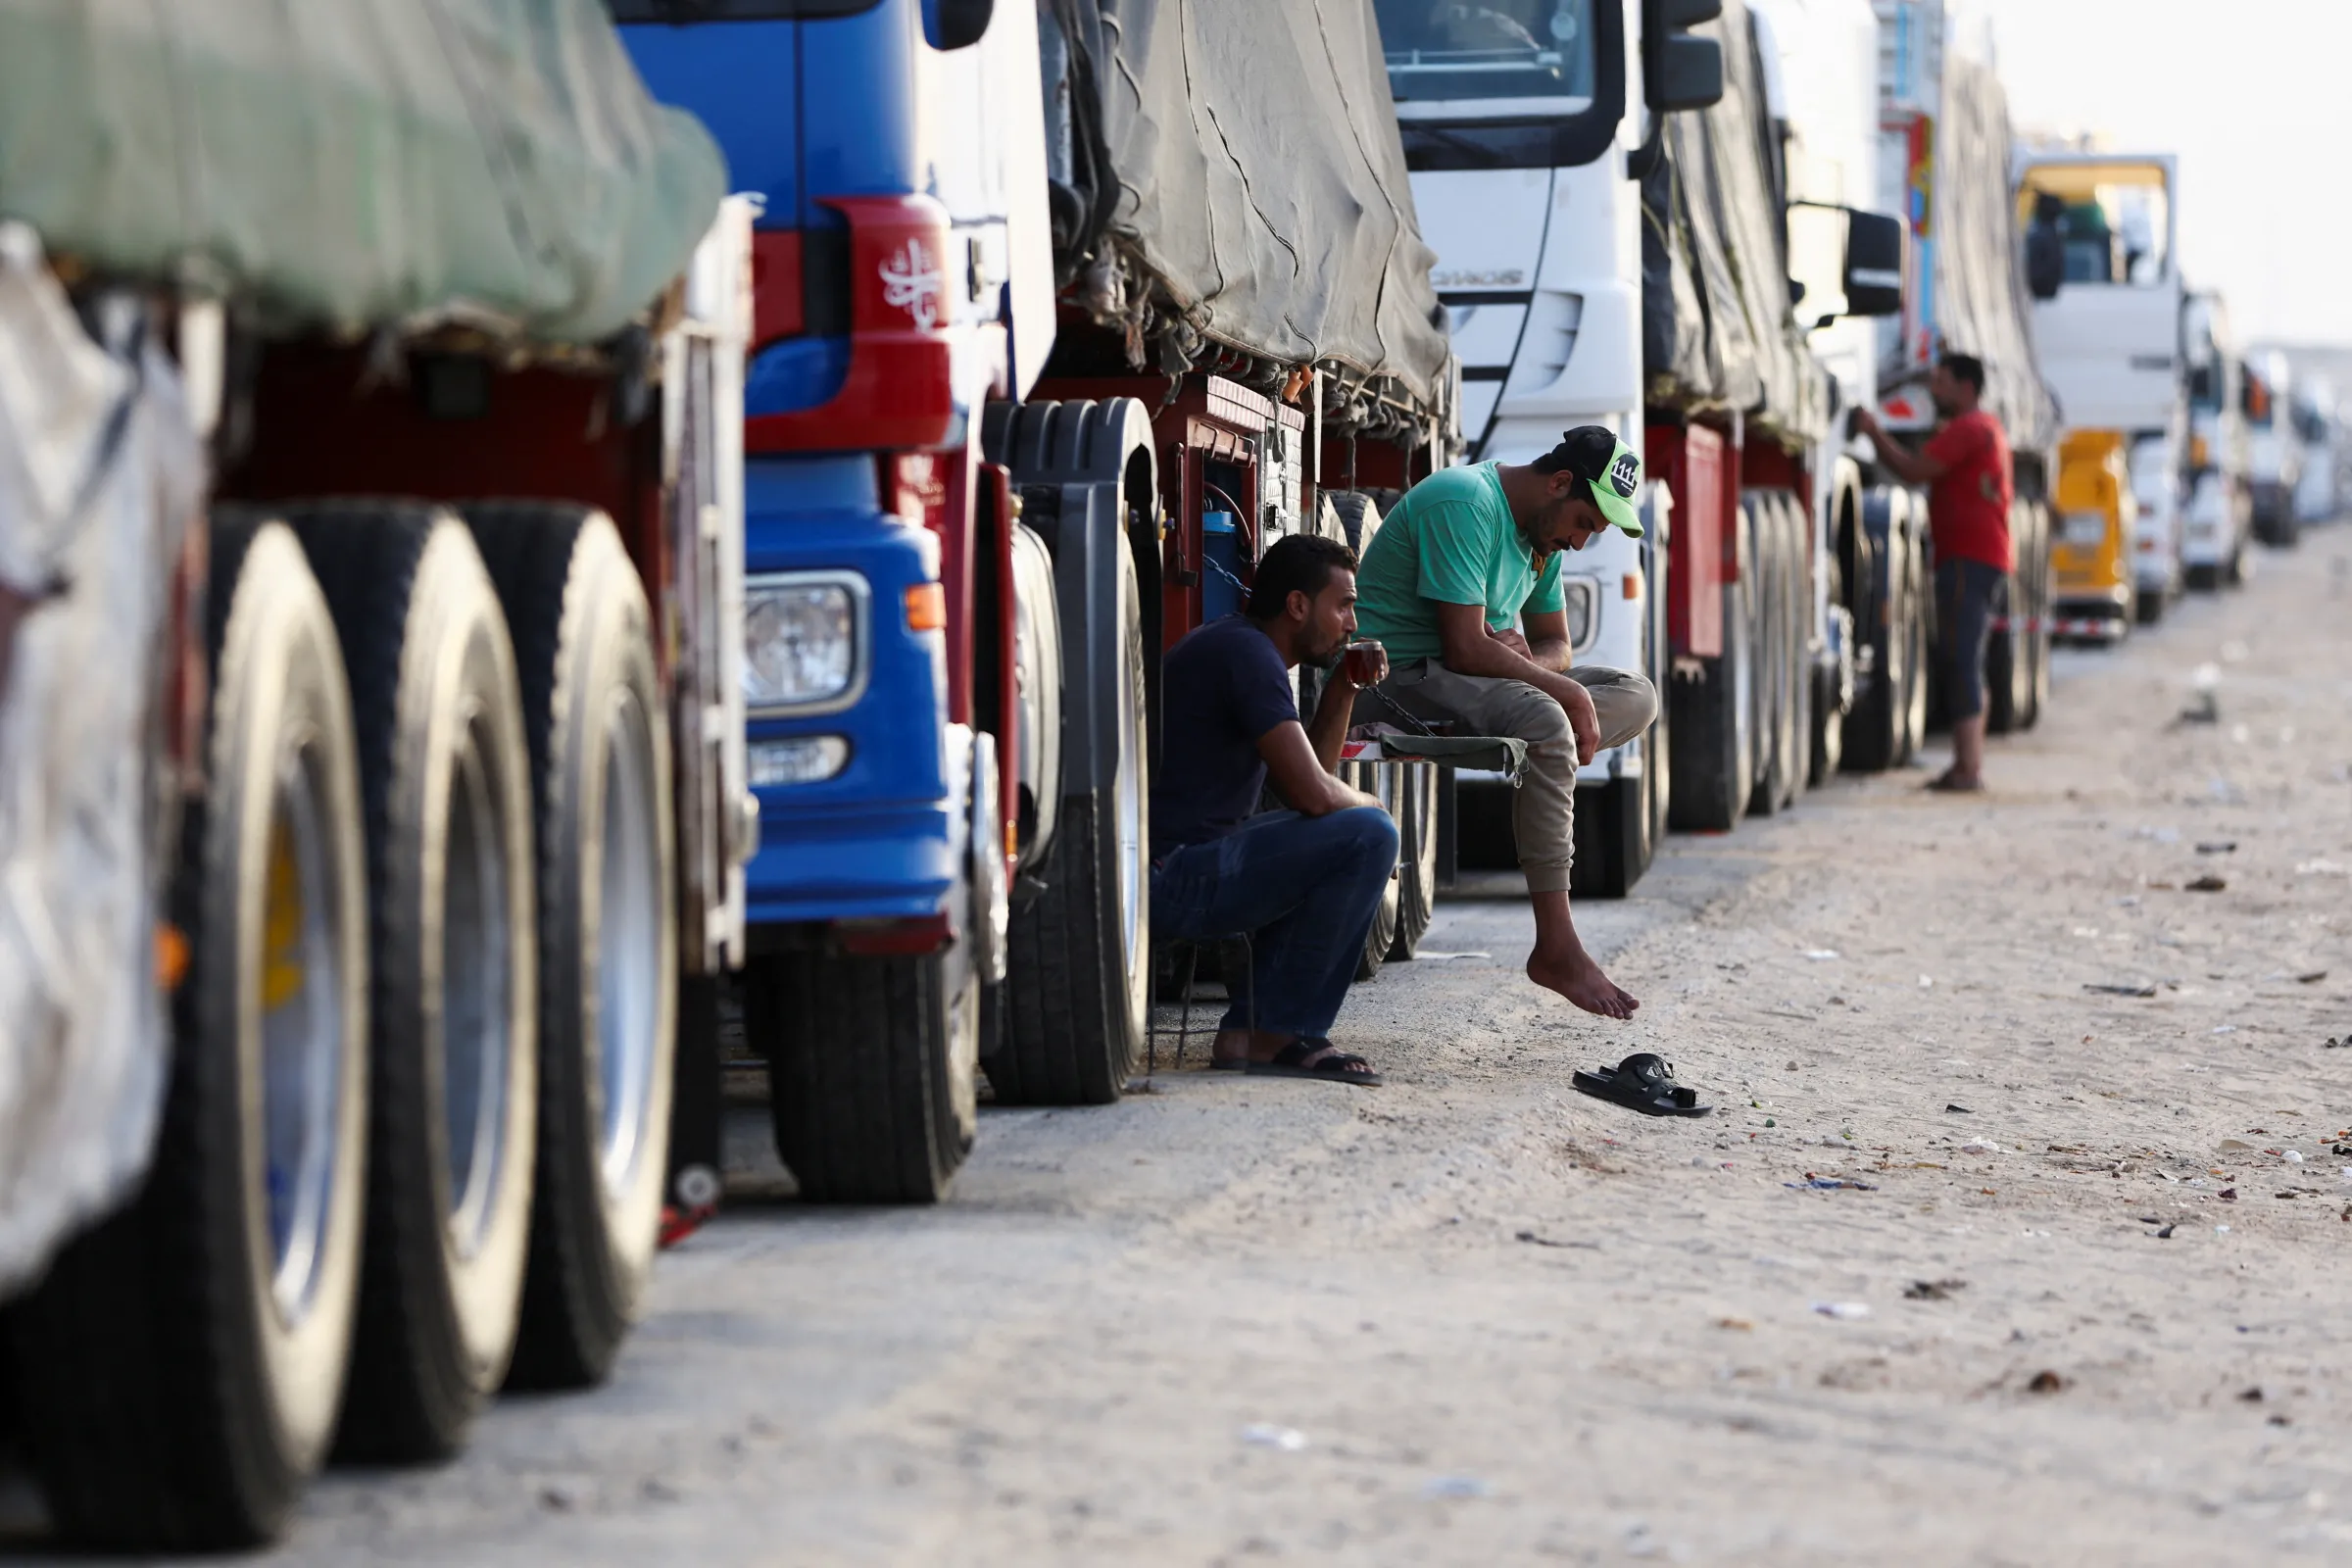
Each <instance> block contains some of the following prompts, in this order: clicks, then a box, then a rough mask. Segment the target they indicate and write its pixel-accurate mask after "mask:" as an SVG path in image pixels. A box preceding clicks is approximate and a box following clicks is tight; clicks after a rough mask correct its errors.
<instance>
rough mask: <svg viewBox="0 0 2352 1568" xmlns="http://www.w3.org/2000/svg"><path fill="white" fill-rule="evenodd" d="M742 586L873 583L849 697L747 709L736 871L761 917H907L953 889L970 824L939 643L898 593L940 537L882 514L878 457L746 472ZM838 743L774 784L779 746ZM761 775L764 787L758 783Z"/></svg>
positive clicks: (790, 920) (759, 922)
mask: <svg viewBox="0 0 2352 1568" xmlns="http://www.w3.org/2000/svg"><path fill="white" fill-rule="evenodd" d="M746 467H747V475H746V478H747V484H746V506H745V512H746V516H745V546H746V567H747V572H746V575H747V579H748V580H749V581H750V583H751V584H752V586H753V589H754V591H755V593H756V592H757V590H758V587H759V585H760V582H761V580H762V579H765V578H771V577H773V576H775V575H776V574H779V573H794V572H825V573H854V574H855V575H856V576H857V577H858V579H859V580H861V581H862V582H863V583H864V585H865V588H866V594H865V601H866V602H865V611H864V624H863V627H862V630H861V633H860V649H859V655H858V658H859V663H858V670H859V673H858V676H857V677H856V678H854V679H853V682H852V690H853V691H854V692H855V693H856V694H857V695H856V699H855V701H853V702H851V703H850V704H849V705H848V706H847V707H842V708H838V709H837V710H836V711H831V712H805V713H794V712H784V713H766V714H762V713H760V712H757V711H755V712H754V714H753V716H752V717H751V719H750V721H749V723H748V725H747V727H746V738H747V740H748V742H749V749H750V754H751V768H750V772H751V780H752V788H753V793H754V794H755V795H757V796H758V797H759V800H760V847H759V850H758V852H757V853H756V854H755V855H754V856H753V858H752V860H751V863H750V864H749V865H748V866H746V867H745V892H746V904H747V913H748V919H749V922H750V923H751V924H752V925H755V926H769V927H772V926H778V925H796V924H806V923H810V922H831V921H837V920H897V919H914V918H921V917H924V916H928V915H933V914H937V913H940V912H941V911H942V910H943V908H944V907H945V906H946V904H947V901H948V899H949V896H950V894H951V893H952V892H953V890H954V889H955V887H956V882H957V874H956V865H957V858H958V856H959V854H960V852H961V848H962V840H963V830H962V828H961V826H960V824H959V822H958V815H959V807H958V803H957V802H956V800H955V798H954V796H955V793H956V792H955V790H954V788H953V785H952V780H953V778H954V777H955V769H954V767H953V766H952V765H951V759H950V758H949V757H948V755H947V749H948V747H949V745H950V737H951V735H952V734H957V733H961V731H960V729H958V730H955V731H952V730H951V729H950V727H949V724H948V715H947V649H946V643H945V640H944V638H943V636H942V634H941V633H939V632H937V631H915V630H911V629H909V627H908V625H907V590H908V589H909V588H914V587H918V586H920V585H921V584H924V583H929V582H934V581H936V580H937V579H938V575H939V548H938V541H937V539H936V538H935V536H933V535H932V534H930V533H929V532H927V531H926V530H924V529H922V528H919V527H915V526H913V525H912V524H910V523H907V522H906V521H905V520H903V519H902V518H900V517H899V516H897V515H895V514H892V513H888V512H885V511H883V510H882V509H881V506H880V498H879V491H878V486H877V484H876V481H875V476H874V464H873V460H872V459H871V458H867V457H848V458H821V459H808V460H778V461H772V462H768V461H754V462H753V463H750V464H748V465H746ZM817 738H832V739H835V740H838V741H839V742H841V743H843V745H844V746H846V749H847V757H846V760H844V761H843V762H842V764H841V766H840V767H839V769H838V770H837V771H835V772H833V773H832V774H831V776H829V777H825V778H818V779H811V780H809V781H808V782H798V783H779V782H774V781H773V780H774V777H775V769H774V768H773V767H772V766H771V765H770V764H769V759H770V758H772V757H774V756H776V755H777V752H778V748H777V743H780V742H787V741H795V740H799V741H808V740H812V739H817ZM763 780H764V781H763Z"/></svg>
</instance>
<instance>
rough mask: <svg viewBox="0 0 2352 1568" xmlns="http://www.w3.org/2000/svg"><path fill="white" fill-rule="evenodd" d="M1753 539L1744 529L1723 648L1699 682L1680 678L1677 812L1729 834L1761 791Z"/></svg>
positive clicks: (1689, 823)
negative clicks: (1752, 665) (1752, 663)
mask: <svg viewBox="0 0 2352 1568" xmlns="http://www.w3.org/2000/svg"><path fill="white" fill-rule="evenodd" d="M1749 546H1750V538H1749V535H1748V531H1747V528H1746V526H1745V522H1744V513H1743V514H1742V523H1741V526H1740V558H1739V559H1740V575H1739V580H1737V581H1735V582H1728V583H1726V584H1724V586H1723V652H1722V654H1721V655H1719V656H1718V657H1716V658H1714V659H1702V660H1700V661H1699V663H1700V665H1701V673H1700V675H1699V678H1698V679H1697V680H1695V681H1688V682H1686V681H1681V680H1677V681H1675V682H1674V683H1673V688H1672V691H1671V692H1670V694H1669V697H1668V701H1669V702H1671V703H1672V704H1673V705H1674V713H1673V726H1672V731H1671V735H1672V752H1671V755H1672V757H1673V764H1672V765H1673V767H1674V786H1673V810H1672V814H1671V816H1670V818H1669V820H1671V821H1672V823H1673V825H1674V826H1675V827H1676V828H1678V829H1681V830H1682V831H1684V832H1698V833H1729V832H1730V831H1731V830H1732V829H1733V828H1736V827H1738V826H1739V825H1740V817H1742V816H1744V815H1745V814H1746V813H1747V804H1748V800H1749V798H1750V797H1751V796H1752V795H1753V794H1754V793H1755V735H1754V718H1755V693H1754V690H1753V684H1752V682H1753V675H1752V672H1751V671H1750V670H1749V668H1748V660H1749V658H1750V657H1751V651H1752V648H1753V645H1754V640H1755V639H1754V632H1753V629H1752V628H1753V623H1754V614H1753V606H1754V599H1753V595H1754V592H1755V573H1754V572H1753V570H1752V569H1750V566H1751V563H1752V560H1753V557H1752V556H1750V554H1749Z"/></svg>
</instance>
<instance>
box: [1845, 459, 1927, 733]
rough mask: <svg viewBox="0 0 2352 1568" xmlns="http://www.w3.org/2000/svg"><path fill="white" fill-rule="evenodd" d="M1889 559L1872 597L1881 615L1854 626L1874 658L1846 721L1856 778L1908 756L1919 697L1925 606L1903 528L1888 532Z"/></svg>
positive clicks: (1889, 529)
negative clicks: (1914, 589) (1915, 589)
mask: <svg viewBox="0 0 2352 1568" xmlns="http://www.w3.org/2000/svg"><path fill="white" fill-rule="evenodd" d="M1889 504H1890V505H1891V501H1890V502H1889ZM1885 555H1886V568H1885V572H1884V578H1885V580H1884V583H1883V585H1882V590H1881V592H1880V593H1877V594H1873V595H1872V596H1871V598H1872V599H1874V600H1876V601H1877V602H1878V609H1879V612H1880V613H1879V614H1878V615H1876V616H1875V617H1873V618H1872V623H1871V624H1869V625H1867V626H1865V625H1860V624H1857V625H1856V627H1855V635H1856V637H1857V638H1858V640H1859V644H1860V646H1861V647H1863V648H1866V649H1868V650H1869V652H1870V654H1871V661H1870V662H1871V674H1870V678H1869V679H1868V680H1867V681H1865V682H1859V683H1858V689H1857V690H1856V691H1855V693H1854V706H1853V711H1851V712H1849V713H1847V714H1846V717H1845V748H1844V750H1845V766H1846V768H1847V769H1848V770H1849V771H1851V772H1856V773H1881V772H1885V771H1886V770H1887V768H1890V767H1899V766H1900V765H1901V764H1902V763H1903V761H1904V760H1905V759H1907V758H1908V757H1909V756H1910V748H1911V736H1912V733H1913V731H1912V719H1911V712H1912V707H1913V702H1914V698H1915V696H1917V695H1919V694H1920V688H1919V671H1918V669H1917V668H1916V663H1917V653H1918V650H1919V641H1920V639H1919V631H1920V616H1921V607H1920V605H1919V603H1918V601H1917V600H1916V599H1914V598H1913V597H1912V592H1911V590H1912V584H1913V581H1914V578H1913V574H1912V569H1911V559H1912V545H1911V541H1910V540H1909V539H1908V538H1907V537H1905V535H1904V532H1903V530H1902V529H1901V528H1900V527H1899V526H1890V527H1889V528H1888V530H1887V541H1886V545H1885Z"/></svg>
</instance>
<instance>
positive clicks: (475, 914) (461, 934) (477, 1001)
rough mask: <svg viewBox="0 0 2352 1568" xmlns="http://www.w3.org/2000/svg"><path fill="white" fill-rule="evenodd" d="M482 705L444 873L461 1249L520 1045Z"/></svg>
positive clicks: (492, 1170) (463, 760)
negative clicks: (517, 1044)
mask: <svg viewBox="0 0 2352 1568" xmlns="http://www.w3.org/2000/svg"><path fill="white" fill-rule="evenodd" d="M486 730H487V726H486V724H485V722H484V719H483V718H482V716H481V715H478V714H477V715H475V716H474V718H473V720H472V721H471V722H470V723H469V724H468V725H467V726H466V733H465V741H464V744H463V746H462V748H461V750H460V751H459V754H458V757H457V759H456V760H455V764H454V766H453V767H452V770H451V771H452V777H451V779H450V792H449V821H448V833H447V848H446V852H445V859H444V870H443V882H442V925H441V1101H442V1113H443V1126H444V1131H445V1142H444V1144H443V1159H444V1165H445V1170H446V1174H447V1178H448V1183H449V1188H448V1191H449V1232H450V1239H451V1241H452V1242H453V1243H454V1244H455V1245H456V1247H457V1250H458V1253H459V1255H460V1256H462V1257H471V1256H473V1255H474V1253H475V1251H476V1250H479V1248H480V1246H481V1243H482V1239H483V1235H484V1233H485V1232H486V1231H487V1230H488V1229H489V1224H490V1217H491V1213H492V1210H493V1209H494V1207H495V1206H496V1199H497V1194H498V1189H499V1182H500V1179H501V1177H502V1176H503V1174H504V1171H505V1166H506V1153H507V1149H506V1140H507V1109H508V1107H507V1095H508V1084H509V1082H510V1072H511V1061H512V1057H513V1055H514V1047H515V1041H514V1033H513V1027H512V1025H513V1017H514V1011H513V975H512V972H511V962H512V946H511V944H510V942H509V940H508V907H509V902H510V899H511V898H512V890H511V889H509V887H508V886H507V845H506V842H505V834H504V833H503V832H502V831H501V827H502V824H501V821H500V813H499V809H498V794H499V792H498V790H497V788H496V783H497V781H496V778H495V775H494V773H493V770H492V767H491V764H490V762H489V761H488V756H489V754H490V749H491V746H492V744H493V738H492V736H491V735H489V734H488V733H487V732H486Z"/></svg>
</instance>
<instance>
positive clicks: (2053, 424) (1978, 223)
mask: <svg viewBox="0 0 2352 1568" xmlns="http://www.w3.org/2000/svg"><path fill="white" fill-rule="evenodd" d="M1935 133H1936V143H1935V147H1936V151H1935V171H1936V182H1935V190H1934V194H1933V198H1932V199H1933V202H1934V206H1933V208H1932V209H1931V218H1930V226H1929V232H1930V234H1931V235H1932V236H1933V238H1934V241H1935V243H1934V246H1933V251H1934V257H1935V266H1934V279H1935V282H1934V289H1933V292H1932V293H1931V294H1930V296H1929V300H1930V305H1929V314H1930V318H1931V319H1932V320H1933V323H1934V327H1935V332H1936V340H1937V344H1938V347H1939V348H1948V349H1950V350H1952V351H1953V352H1955V353H1959V354H1973V355H1976V356H1977V357H1978V358H1980V359H1982V360H1983V361H1984V362H1985V398H1984V406H1985V408H1986V409H1988V410H1990V411H1991V412H1992V415H1993V417H1996V418H1998V419H1999V420H2000V421H2001V427H2002V428H2003V429H2004V430H2006V431H2007V432H2008V434H2009V443H2010V445H2011V447H2013V448H2014V449H2016V450H2017V451H2020V452H2028V451H2033V452H2046V451H2048V450H2049V449H2050V448H2051V447H2052V446H2054V445H2055V444H2056V442H2057V440H2058V407H2057V404H2056V403H2055V401H2054V400H2052V398H2051V397H2050V393H2049V388H2048V387H2047V386H2046V385H2044V384H2043V381H2042V379H2041V368H2040V364H2039V362H2037V361H2036V360H2035V359H2034V324H2033V317H2032V315H2031V311H2032V307H2031V306H2030V305H2029V304H2028V303H2027V301H2028V299H2029V296H2028V294H2027V291H2026V282H2025V270H2024V267H2025V264H2024V258H2023V251H2022V249H2021V247H2020V246H2019V244H2018V239H2017V209H2016V207H2015V205H2014V200H2013V198H2012V196H2011V193H2010V187H2009V149H2010V139H2009V110H2008V97H2007V95H2006V94H2005V93H2004V92H2003V91H2002V90H2001V81H2000V77H1999V76H1997V75H1995V74H1994V73H1993V69H1992V66H1991V63H1990V62H1989V61H1986V60H1982V59H1977V58H1974V57H1972V56H1971V55H1969V54H1967V53H1965V52H1963V51H1961V50H1959V49H1948V50H1946V51H1945V54H1944V69H1943V113H1942V115H1941V116H1940V117H1939V118H1938V119H1937V121H1936V127H1935Z"/></svg>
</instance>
